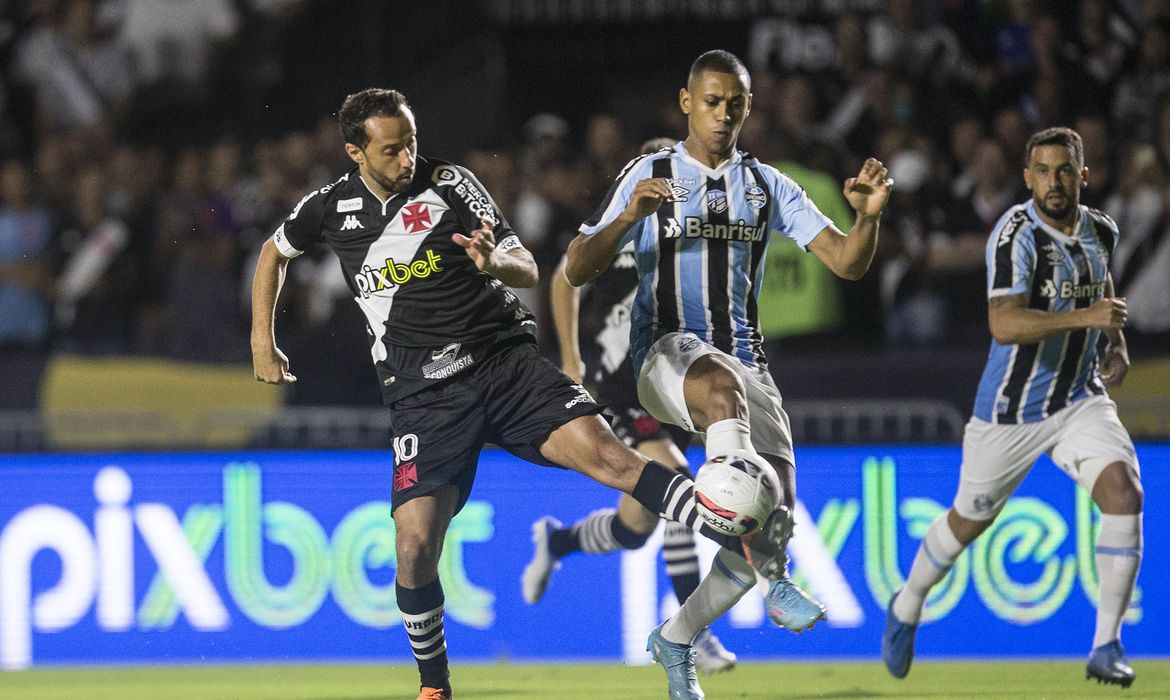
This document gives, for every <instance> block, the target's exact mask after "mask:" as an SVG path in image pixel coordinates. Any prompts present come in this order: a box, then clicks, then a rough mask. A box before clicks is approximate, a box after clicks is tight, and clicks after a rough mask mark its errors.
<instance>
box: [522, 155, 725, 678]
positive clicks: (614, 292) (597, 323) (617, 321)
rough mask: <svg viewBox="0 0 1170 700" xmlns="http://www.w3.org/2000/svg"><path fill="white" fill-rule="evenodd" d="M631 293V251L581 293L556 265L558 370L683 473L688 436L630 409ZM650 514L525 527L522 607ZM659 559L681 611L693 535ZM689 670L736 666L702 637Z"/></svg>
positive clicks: (672, 535) (693, 561) (647, 525)
mask: <svg viewBox="0 0 1170 700" xmlns="http://www.w3.org/2000/svg"><path fill="white" fill-rule="evenodd" d="M674 144H675V140H674V139H668V138H657V139H651V140H649V141H647V142H646V143H644V144H643V145H642V148H641V152H642V153H653V152H654V151H657V150H659V149H662V148H670V147H672V146H674ZM637 288H638V271H637V269H635V267H634V253H633V250H632V249H630V250H622V251H621V252H619V253H618V255H617V257H616V258H615V259H614V262H613V264H612V265H610V266H609V268H607V269H606V271H605V272H603V273H601V276H600V277H598V278H597V279H596V280H594V281H593V282H592V283H591V284H590V285H589V286H588V288H587V289H586V290H585V291H584V293H582V291H581V290H580V289H578V288H577V287H574V286H573V285H571V284H569V280H568V279H566V278H565V273H564V260H562V261H561V265H560V266H559V267H558V268H557V271H556V272H554V273H553V279H552V282H551V284H550V285H549V296H550V300H551V306H552V316H553V324H554V325H555V327H556V331H557V340H558V341H559V344H560V350H561V369H563V370H564V372H565V374H567V375H568V376H569V377H570V378H572V379H573V380H574V381H576V382H579V383H583V384H584V385H585V386H586V387H587V388H588V389H589V390H590V392H592V393H593V395H594V396H596V397H597V398H598V400H600V401H601V403H602V404H604V405H605V406H606V407H607V408H606V413H607V414H608V416H609V418H610V421H611V423H612V425H613V430H614V433H615V434H616V435H617V436H618V437H619V438H620V439H621V440H622V441H623V442H625V443H626V444H627V445H629V446H630V447H633V448H634V449H636V450H637V451H638V452H640V453H642V454H644V455H646V456H647V457H650V458H651V459H655V460H657V461H659V462H662V463H663V464H665V465H667V466H670V467H673V468H675V469H678V470H680V471H682V472H684V473H686V474H688V475H690V474H691V472H690V469H689V468H688V464H687V459H686V450H687V446H689V445H690V443H691V438H692V435H691V433H690V432H688V431H686V430H683V429H682V428H679V427H678V426H674V425H669V424H665V423H660V422H658V419H656V418H654V416H651V415H650V413H649V412H647V411H646V409H645V408H643V407H642V405H641V404H640V403H638V389H637V380H636V378H635V377H634V367H633V364H632V362H631V360H630V305H631V304H632V302H633V299H634V292H635V291H636V290H637ZM658 520H659V518H658V514H657V513H654V512H652V511H649V510H646V509H645V508H643V507H642V506H641V505H640V504H639V503H638V502H637V501H635V500H634V499H633V498H631V497H630V496H626V495H623V496H622V497H621V499H620V501H619V502H618V507H617V508H616V509H614V508H602V509H599V510H595V511H593V512H592V513H589V515H587V516H586V517H585V518H583V519H581V520H579V521H577V522H575V523H573V524H572V525H570V526H569V527H564V526H563V525H561V523H560V521H558V520H557V519H555V518H553V517H552V516H545V517H542V518H540V519H539V520H537V521H536V522H535V523H533V524H532V543H533V555H532V561H530V562H529V564H528V566H527V567H525V569H524V575H523V577H522V578H521V588H522V592H523V595H524V600H525V601H526V602H527V603H528V604H529V605H534V604H536V603H537V602H539V601H540V599H541V598H542V597H544V593H545V590H546V589H547V587H548V584H549V579H550V577H551V576H552V572H553V571H554V570H555V569H557V568H559V567H560V560H561V558H563V557H565V556H566V555H568V554H571V553H573V552H585V553H587V554H605V553H608V552H614V551H617V550H620V549H638V548H639V547H641V546H642V545H644V544H645V543H646V540H647V539H648V538H649V537H650V535H651V533H653V532H654V528H655V527H657V526H658ZM662 558H663V559H664V560H665V562H666V573H667V575H668V576H670V581H671V585H672V586H673V587H674V593H675V596H676V597H677V598H678V601H679V602H680V603H681V602H683V601H685V600H686V599H687V598H688V597H689V596H690V595H691V593H694V591H695V589H696V588H698V586H699V558H698V555H697V553H696V552H695V535H694V533H693V532H691V530H690V529H689V528H687V527H685V526H683V525H680V524H678V523H667V524H666V529H665V532H664V533H663V543H662ZM692 646H694V648H695V666H696V667H697V669H698V670H699V671H700V672H701V673H717V672H719V671H725V670H728V669H731V668H733V667H734V666H735V662H736V656H735V654H733V653H732V652H729V651H728V650H727V649H725V648H724V647H723V644H722V643H720V641H719V638H718V637H716V636H715V634H714V633H713V632H711V631H710V630H709V629H704V630H703V631H702V632H700V633H699V636H698V637H696V638H695V640H694V642H693V643H692Z"/></svg>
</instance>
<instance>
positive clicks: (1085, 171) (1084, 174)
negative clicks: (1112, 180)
mask: <svg viewBox="0 0 1170 700" xmlns="http://www.w3.org/2000/svg"><path fill="white" fill-rule="evenodd" d="M1088 184H1089V166H1087V165H1086V166H1084V167H1082V168H1081V187H1085V186H1087V185H1088Z"/></svg>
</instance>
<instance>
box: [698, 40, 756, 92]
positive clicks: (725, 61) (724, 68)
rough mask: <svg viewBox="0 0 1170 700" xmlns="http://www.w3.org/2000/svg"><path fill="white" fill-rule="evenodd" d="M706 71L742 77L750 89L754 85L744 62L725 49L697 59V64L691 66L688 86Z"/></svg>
mask: <svg viewBox="0 0 1170 700" xmlns="http://www.w3.org/2000/svg"><path fill="white" fill-rule="evenodd" d="M704 71H713V72H715V73H733V74H735V75H742V76H743V77H744V80H745V81H746V82H747V84H748V87H751V84H752V77H751V75H750V74H749V73H748V69H747V66H745V65H744V64H743V61H741V60H739V59H738V58H737V57H736V55H735V54H733V53H731V52H730V51H724V50H723V49H715V50H713V51H708V52H707V53H705V54H703V55H702V56H699V57H698V58H696V59H695V62H694V63H692V64H691V72H690V73H689V74H688V75H687V85H690V84H691V83H692V82H693V81H694V80H695V78H697V77H699V74H700V73H703V72H704Z"/></svg>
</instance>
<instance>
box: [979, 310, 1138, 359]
mask: <svg viewBox="0 0 1170 700" xmlns="http://www.w3.org/2000/svg"><path fill="white" fill-rule="evenodd" d="M1027 304H1028V294H1026V293H1025V294H1012V295H1010V296H997V297H992V298H990V299H988V300H987V325H988V327H989V328H990V330H991V337H993V338H995V340H996V342H998V343H1000V344H1001V345H1026V344H1028V343H1038V342H1040V341H1041V340H1044V339H1045V338H1047V337H1049V336H1053V335H1059V334H1061V333H1068V332H1069V331H1074V330H1077V329H1079V328H1099V329H1101V330H1103V331H1105V334H1106V336H1108V337H1109V338H1110V339H1111V340H1112V337H1113V336H1112V335H1111V334H1113V333H1116V334H1117V335H1118V336H1119V337H1120V334H1121V328H1122V327H1123V326H1125V321H1126V318H1127V311H1126V307H1125V299H1121V298H1116V297H1105V298H1104V299H1102V300H1101V301H1099V302H1097V303H1096V304H1093V305H1092V306H1088V307H1085V308H1083V309H1073V310H1071V311H1041V310H1040V309H1029V308H1028V307H1027ZM1127 361H1128V360H1127Z"/></svg>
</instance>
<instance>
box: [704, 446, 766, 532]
mask: <svg viewBox="0 0 1170 700" xmlns="http://www.w3.org/2000/svg"><path fill="white" fill-rule="evenodd" d="M779 501H780V480H779V479H777V478H776V474H775V472H773V471H772V468H771V467H769V466H768V465H766V464H765V465H760V464H757V463H755V462H753V461H752V460H750V459H748V458H747V457H744V456H742V455H730V456H718V457H712V458H711V459H709V460H707V461H706V462H704V463H703V466H702V467H699V475H698V476H697V477H695V507H696V508H697V509H698V511H699V515H700V516H702V517H703V520H705V521H707V523H708V524H709V525H711V527H713V528H715V529H716V530H719V531H720V532H725V533H727V534H729V535H737V536H738V535H748V534H751V533H752V532H755V530H756V528H758V527H759V526H760V525H762V524H763V523H764V521H765V520H767V519H768V516H769V515H771V514H772V511H773V510H774V509H775V508H776V504H777V503H779Z"/></svg>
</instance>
